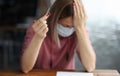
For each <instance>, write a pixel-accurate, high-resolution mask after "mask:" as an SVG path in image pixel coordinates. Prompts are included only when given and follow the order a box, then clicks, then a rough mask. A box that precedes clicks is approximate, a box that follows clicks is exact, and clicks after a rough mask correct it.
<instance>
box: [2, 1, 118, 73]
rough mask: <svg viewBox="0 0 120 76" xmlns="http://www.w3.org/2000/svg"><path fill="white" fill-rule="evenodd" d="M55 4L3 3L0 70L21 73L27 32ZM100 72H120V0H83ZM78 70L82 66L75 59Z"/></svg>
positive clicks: (44, 2)
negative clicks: (22, 53)
mask: <svg viewBox="0 0 120 76" xmlns="http://www.w3.org/2000/svg"><path fill="white" fill-rule="evenodd" d="M54 1H55V0H0V69H19V68H20V62H19V61H20V55H21V48H22V44H23V41H24V37H25V32H26V29H27V28H28V27H29V25H30V24H31V23H32V22H33V20H34V19H35V18H38V17H41V16H42V15H44V13H45V11H46V9H47V8H48V7H49V6H51V5H52V4H53V3H54ZM82 1H83V4H84V7H85V10H86V12H87V14H88V20H87V22H86V28H87V29H88V31H89V36H90V40H91V42H92V45H93V48H94V50H95V52H96V55H97V65H96V68H97V69H117V70H118V71H119V72H120V60H119V57H120V55H119V54H120V48H119V47H120V0H82ZM75 59H76V69H82V68H83V67H82V65H81V64H80V61H79V60H78V58H77V55H75Z"/></svg>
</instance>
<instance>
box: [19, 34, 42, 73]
mask: <svg viewBox="0 0 120 76" xmlns="http://www.w3.org/2000/svg"><path fill="white" fill-rule="evenodd" d="M43 40H44V38H41V37H39V36H38V35H34V37H33V39H32V40H31V42H30V44H29V46H28V47H27V49H26V50H25V51H24V53H23V55H22V59H21V67H22V71H23V72H24V73H27V72H29V71H30V70H31V69H32V68H33V67H34V64H35V62H36V60H37V57H38V54H39V50H40V47H41V44H42V42H43Z"/></svg>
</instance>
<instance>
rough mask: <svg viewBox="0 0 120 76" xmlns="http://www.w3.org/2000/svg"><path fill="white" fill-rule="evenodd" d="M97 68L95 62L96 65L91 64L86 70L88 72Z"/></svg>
mask: <svg viewBox="0 0 120 76" xmlns="http://www.w3.org/2000/svg"><path fill="white" fill-rule="evenodd" d="M95 68H96V65H95V64H94V65H91V66H89V67H87V68H86V71H87V72H92V71H94V70H95Z"/></svg>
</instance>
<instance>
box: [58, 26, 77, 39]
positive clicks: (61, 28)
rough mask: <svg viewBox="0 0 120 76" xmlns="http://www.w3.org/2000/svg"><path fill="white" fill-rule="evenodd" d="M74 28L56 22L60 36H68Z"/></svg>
mask: <svg viewBox="0 0 120 76" xmlns="http://www.w3.org/2000/svg"><path fill="white" fill-rule="evenodd" d="M74 31H75V30H74V28H69V27H64V26H63V25H61V24H57V32H58V34H59V35H60V36H62V37H68V36H70V35H72V34H73V33H74Z"/></svg>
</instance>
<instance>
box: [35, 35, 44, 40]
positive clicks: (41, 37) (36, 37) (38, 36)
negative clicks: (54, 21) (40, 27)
mask: <svg viewBox="0 0 120 76" xmlns="http://www.w3.org/2000/svg"><path fill="white" fill-rule="evenodd" d="M34 38H35V39H36V40H41V39H44V38H45V36H40V35H38V34H35V35H34Z"/></svg>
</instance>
